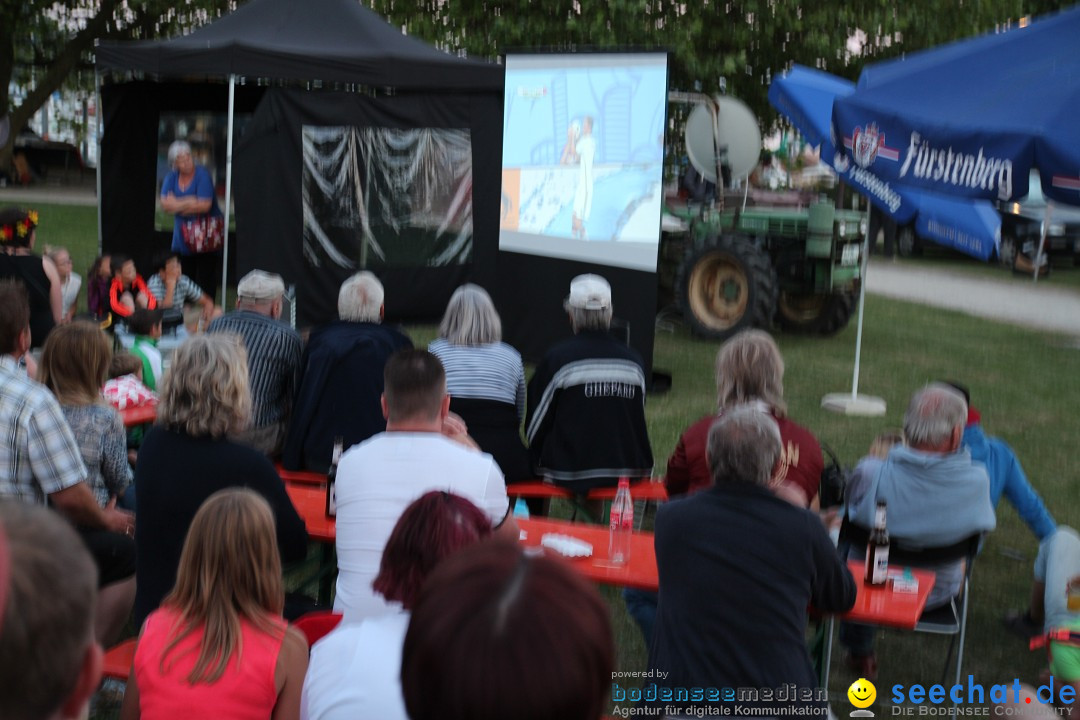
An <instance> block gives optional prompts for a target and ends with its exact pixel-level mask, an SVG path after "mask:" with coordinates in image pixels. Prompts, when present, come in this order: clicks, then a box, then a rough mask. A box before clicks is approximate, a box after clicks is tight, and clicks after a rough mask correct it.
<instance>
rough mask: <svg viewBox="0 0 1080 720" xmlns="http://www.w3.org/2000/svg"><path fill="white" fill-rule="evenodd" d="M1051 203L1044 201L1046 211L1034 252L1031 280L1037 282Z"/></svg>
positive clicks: (1048, 226) (1051, 212)
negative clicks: (1036, 249)
mask: <svg viewBox="0 0 1080 720" xmlns="http://www.w3.org/2000/svg"><path fill="white" fill-rule="evenodd" d="M1052 207H1053V203H1052V202H1050V201H1049V200H1047V201H1046V212H1045V213H1044V214H1043V221H1042V228H1040V230H1039V249H1038V251H1037V252H1036V253H1035V272H1034V274H1033V275H1032V277H1031V281H1032V282H1039V266H1040V265H1042V259H1043V248H1044V247H1046V233H1047V232H1048V231H1049V230H1050V218H1051V217H1053V214H1054V213H1053V210H1052Z"/></svg>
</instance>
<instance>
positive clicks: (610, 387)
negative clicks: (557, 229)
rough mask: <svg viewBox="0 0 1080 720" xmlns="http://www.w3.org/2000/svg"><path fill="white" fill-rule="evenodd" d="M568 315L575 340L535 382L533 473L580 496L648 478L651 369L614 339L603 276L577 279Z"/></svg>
mask: <svg viewBox="0 0 1080 720" xmlns="http://www.w3.org/2000/svg"><path fill="white" fill-rule="evenodd" d="M564 307H565V308H566V311H567V313H568V314H569V316H570V325H571V327H572V328H573V330H574V336H573V337H571V338H569V339H567V340H563V341H562V342H560V343H558V344H556V345H555V346H554V347H552V348H551V349H549V350H548V352H547V354H546V355H545V356H544V359H543V360H541V361H540V364H539V365H537V366H536V372H535V373H533V377H532V380H531V381H530V382H529V391H528V400H529V402H528V413H527V415H526V417H525V434H526V439H527V440H528V442H529V454H530V456H531V459H532V462H533V465H534V467H535V469H536V471H537V473H539V474H540V475H543V476H544V477H545V478H546V479H548V480H550V481H552V482H554V483H556V484H559V485H562V486H564V487H567V488H569V489H570V490H572V491H574V492H578V493H584V492H586V491H587V490H589V489H590V488H593V487H599V486H604V485H614V484H615V483H616V482H617V480H618V478H619V477H621V476H628V477H632V478H634V477H647V476H649V475H650V474H651V473H652V466H653V457H652V449H651V448H650V446H649V434H648V431H647V429H646V427H645V371H644V363H642V360H641V356H640V355H638V353H637V352H636V351H634V350H633V349H632V348H631V347H629V346H628V345H626V344H625V343H624V342H622V341H620V340H618V339H617V338H615V337H613V336H612V335H611V334H610V332H609V329H610V327H611V286H610V285H609V284H608V282H607V280H605V279H604V278H602V277H600V276H599V275H578V276H577V277H575V278H574V279H573V280H572V281H571V282H570V295H569V296H568V297H567V298H566V302H565V304H564Z"/></svg>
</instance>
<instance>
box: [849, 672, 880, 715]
mask: <svg viewBox="0 0 1080 720" xmlns="http://www.w3.org/2000/svg"><path fill="white" fill-rule="evenodd" d="M847 696H848V700H850V701H851V704H852V705H854V706H855V707H857V708H868V707H870V706H871V705H873V704H874V700H876V699H877V688H875V687H874V684H873V683H872V682H870V681H869V680H867V679H866V678H859V679H858V680H856V681H855V682H853V683H851V687H849V688H848V691H847Z"/></svg>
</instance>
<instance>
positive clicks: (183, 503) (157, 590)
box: [135, 333, 307, 623]
mask: <svg viewBox="0 0 1080 720" xmlns="http://www.w3.org/2000/svg"><path fill="white" fill-rule="evenodd" d="M250 409H251V396H250V393H249V390H248V370H247V353H246V352H245V351H244V346H243V344H242V343H241V340H240V338H239V337H238V336H236V335H232V334H230V333H214V334H211V335H197V336H194V337H191V338H189V339H188V340H186V341H185V342H184V343H183V344H182V345H181V346H180V347H179V348H177V349H176V351H175V352H174V353H173V356H172V365H171V367H170V368H169V370H168V371H166V373H165V378H164V381H163V384H162V387H161V391H160V401H159V404H158V416H157V423H156V424H155V426H154V427H153V428H152V429H151V430H150V432H148V433H147V434H146V437H145V438H144V440H143V444H142V447H141V448H140V449H139V459H138V462H137V464H136V466H135V482H136V484H137V485H138V487H139V495H138V508H137V509H138V512H139V517H140V519H145V522H142V521H140V523H139V525H138V527H137V528H136V531H135V544H136V547H137V549H138V575H139V589H138V594H137V595H136V598H135V618H136V620H137V621H138V622H140V623H141V622H142V621H143V620H145V619H146V616H147V615H149V614H150V612H151V611H153V610H154V609H156V608H157V607H158V605H159V604H160V603H161V599H162V598H163V597H165V594H166V593H167V592H168V591H169V588H171V587H172V586H173V584H174V583H175V581H176V568H177V565H178V564H179V562H180V550H181V548H182V546H183V543H184V536H185V535H186V534H187V532H188V527H189V526H190V525H191V522H192V518H194V517H195V513H196V511H197V510H198V509H199V506H200V505H202V503H203V501H205V500H206V498H208V497H210V496H211V495H212V494H214V493H215V492H217V491H218V490H222V489H225V488H229V487H236V486H244V487H248V488H251V489H252V490H254V491H255V492H257V493H259V494H260V495H262V496H263V498H265V499H266V501H267V502H268V503H270V508H271V510H272V511H273V513H274V517H275V519H276V521H277V522H276V525H277V545H278V549H279V550H280V552H281V559H282V560H283V561H284V562H292V561H296V560H300V559H302V558H303V557H304V556H305V555H306V554H307V532H306V531H305V530H304V522H303V520H301V519H300V517H299V515H297V513H296V510H295V509H294V508H293V505H292V502H290V501H289V496H288V495H287V494H286V493H285V486H284V484H283V483H282V482H281V478H280V477H279V476H278V474H277V470H275V469H274V466H273V464H272V463H271V462H270V461H269V460H268V459H267V458H266V456H265V455H263V454H262V453H260V452H258V451H256V450H253V449H252V448H249V447H246V446H244V445H240V444H238V443H235V442H233V441H231V440H229V439H228V435H229V434H230V433H233V432H236V431H237V430H241V429H243V428H244V426H245V425H246V424H247V422H248V415H249V414H250Z"/></svg>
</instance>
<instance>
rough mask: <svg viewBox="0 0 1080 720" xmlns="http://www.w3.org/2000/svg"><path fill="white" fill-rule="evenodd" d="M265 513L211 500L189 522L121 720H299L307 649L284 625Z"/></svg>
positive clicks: (143, 642)
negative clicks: (172, 584)
mask: <svg viewBox="0 0 1080 720" xmlns="http://www.w3.org/2000/svg"><path fill="white" fill-rule="evenodd" d="M283 602H284V593H283V591H282V586H281V561H280V560H279V556H278V551H277V542H276V540H275V534H274V516H273V514H272V513H271V511H270V506H269V505H268V504H267V502H266V500H264V499H263V498H262V497H261V496H259V495H258V494H257V493H255V492H253V491H251V490H247V489H242V488H233V489H229V490H222V491H221V492H217V493H214V494H213V495H211V496H210V498H209V499H208V500H207V501H206V503H204V504H203V506H202V507H201V508H200V509H199V512H198V513H197V514H196V515H195V519H194V520H193V521H192V523H191V529H190V530H189V532H188V537H187V541H186V542H185V543H184V549H183V551H182V552H181V555H180V567H179V569H178V571H177V576H176V586H175V587H174V588H173V590H172V592H171V593H169V595H168V596H167V597H166V598H165V600H164V601H163V603H162V605H161V607H160V608H159V609H158V610H156V611H154V612H153V613H151V614H150V616H149V617H148V618H147V619H146V623H145V624H144V625H143V629H142V633H141V635H140V636H139V645H138V647H137V649H136V650H135V660H134V663H133V665H132V667H133V672H132V674H131V676H130V677H129V678H128V688H127V692H126V693H125V696H124V705H123V707H122V709H121V712H120V717H121V718H122V720H135V719H136V718H144V719H146V720H156V719H157V718H163V719H164V718H185V717H190V718H195V717H214V718H219V719H220V720H256V719H258V720H269V719H271V718H272V719H273V720H295V719H296V718H298V717H299V716H300V691H301V687H302V685H303V682H304V673H305V672H306V671H307V656H308V653H307V641H306V640H304V637H303V635H301V634H300V633H299V631H297V630H295V629H293V628H289V627H288V626H287V625H286V624H285V621H284V620H283V619H282V617H281V609H282V604H283Z"/></svg>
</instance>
